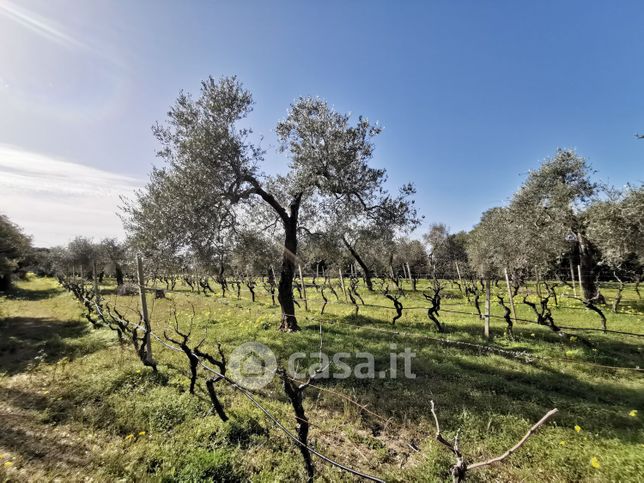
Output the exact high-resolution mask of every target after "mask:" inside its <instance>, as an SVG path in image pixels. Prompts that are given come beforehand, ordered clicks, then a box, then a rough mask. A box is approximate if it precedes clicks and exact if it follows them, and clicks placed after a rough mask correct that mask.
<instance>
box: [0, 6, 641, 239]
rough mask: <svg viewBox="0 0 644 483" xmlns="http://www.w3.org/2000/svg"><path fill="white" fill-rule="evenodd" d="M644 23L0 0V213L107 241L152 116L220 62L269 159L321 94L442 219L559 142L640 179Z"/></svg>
mask: <svg viewBox="0 0 644 483" xmlns="http://www.w3.org/2000/svg"><path fill="white" fill-rule="evenodd" d="M642 26H644V4H643V3H642V2H641V1H633V2H628V1H620V2H600V1H540V2H528V1H524V2H521V1H500V0H499V1H482V0H481V1H422V2H421V1H418V2H414V1H405V2H394V1H387V2H385V1H366V0H364V1H327V2H301V1H298V2H295V1H293V2H286V1H276V2H268V1H262V2H259V1H257V2H251V1H226V2H224V1H210V2H206V1H191V2H177V1H172V2H171V1H141V0H139V1H136V2H131V1H126V0H110V1H107V0H106V1H103V0H93V1H91V2H81V1H67V0H42V1H35V0H33V1H32V0H30V1H21V2H19V3H18V2H17V1H7V0H0V210H1V211H3V212H5V213H7V214H9V216H11V217H12V218H13V219H14V220H15V221H16V222H18V223H20V224H21V225H23V226H24V227H25V229H26V231H27V232H29V233H32V234H33V235H34V238H35V242H36V243H37V244H41V245H51V244H55V243H64V242H66V241H67V240H69V239H70V238H71V237H72V236H73V235H74V234H76V233H79V234H85V235H88V236H93V237H96V238H99V237H103V236H108V235H110V234H114V235H117V236H120V235H121V234H122V232H121V229H120V222H119V220H118V218H117V217H116V216H114V215H113V214H112V212H113V211H114V208H115V207H116V205H117V204H118V196H119V195H121V194H123V193H125V194H127V193H129V192H131V190H132V188H133V187H134V186H137V185H140V184H142V183H143V182H144V181H145V179H146V177H147V173H148V172H149V170H150V167H151V165H152V163H154V162H155V158H154V152H155V147H156V146H155V140H154V138H153V136H152V135H151V132H150V126H151V125H152V124H153V123H154V122H155V121H156V120H162V119H163V118H164V116H165V113H166V112H167V110H168V107H169V106H170V104H171V103H172V102H173V100H174V99H175V98H176V96H177V94H178V92H179V91H180V90H181V89H184V90H186V91H192V92H196V91H197V89H198V87H199V82H200V80H202V79H204V78H205V77H207V76H208V75H213V76H215V77H219V76H222V75H230V74H237V75H238V76H239V78H240V79H241V80H242V81H243V82H244V83H245V85H246V86H247V87H248V88H249V89H250V90H251V91H252V92H253V94H254V97H255V102H256V106H255V111H254V112H253V114H252V116H251V117H250V119H249V124H250V125H252V127H253V129H254V130H255V132H256V133H258V135H259V134H261V135H263V136H264V141H263V144H264V146H265V147H266V148H268V149H269V154H268V156H267V162H266V168H265V169H266V171H268V172H276V171H280V170H284V169H285V168H286V161H285V160H284V159H282V158H281V157H280V156H278V155H277V154H276V153H274V151H272V150H271V149H270V148H271V147H272V146H274V136H273V133H272V130H273V127H274V125H275V123H276V122H277V120H279V119H280V118H282V117H283V116H284V115H285V113H286V109H287V107H288V105H289V103H290V102H291V101H292V100H293V99H294V98H296V97H297V96H299V95H318V96H321V97H323V98H325V99H327V100H328V101H329V102H330V103H331V104H333V105H334V106H335V107H336V108H337V109H338V110H341V111H350V112H352V113H354V114H356V115H358V114H363V115H365V116H366V117H368V118H369V119H370V120H373V121H379V122H380V123H381V124H382V125H383V126H384V128H385V130H384V132H383V134H382V135H381V136H379V138H378V139H377V148H376V155H375V158H374V164H375V165H378V166H383V167H385V168H387V170H388V172H389V175H390V183H391V186H392V187H395V186H396V185H399V184H401V183H403V182H406V181H412V182H414V183H415V185H416V187H417V189H418V194H417V197H416V199H417V204H418V206H419V208H420V210H421V212H422V213H423V214H424V215H425V217H426V221H427V223H429V222H433V221H442V222H445V223H447V224H448V225H449V226H450V227H451V228H452V230H458V229H467V228H470V227H471V226H472V225H473V224H474V223H476V222H477V221H478V219H479V216H480V214H481V212H482V211H483V210H485V209H487V208H489V207H492V206H495V205H498V204H501V203H503V202H504V201H505V200H507V198H508V197H509V196H510V195H511V193H512V192H513V191H514V190H515V189H516V188H517V186H518V185H519V184H520V183H521V180H522V179H523V177H524V176H525V174H526V173H527V171H528V170H529V169H532V168H535V167H537V166H538V164H539V162H540V161H541V160H542V159H544V158H545V157H547V156H549V155H551V154H552V153H553V152H554V151H555V149H556V148H557V147H573V148H576V149H577V150H578V152H579V153H580V154H582V155H584V156H586V157H587V158H588V159H589V161H590V163H591V164H592V165H593V167H594V168H595V169H596V170H597V171H598V176H599V177H601V178H602V179H603V180H605V181H609V182H610V183H613V184H615V185H622V184H624V183H626V182H629V181H630V182H641V181H642V178H644V176H643V175H644V140H636V139H635V137H634V133H636V132H644V60H643V59H644V28H643V27H642ZM81 187H82V188H81Z"/></svg>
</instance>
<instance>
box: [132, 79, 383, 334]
mask: <svg viewBox="0 0 644 483" xmlns="http://www.w3.org/2000/svg"><path fill="white" fill-rule="evenodd" d="M252 106H253V99H252V96H251V93H250V92H249V91H248V90H246V89H244V88H243V86H242V85H241V83H240V82H239V81H238V80H237V79H236V78H235V77H228V78H223V79H221V80H219V81H216V80H215V79H213V78H212V77H211V78H209V79H208V80H206V81H204V82H202V85H201V93H200V95H199V97H198V98H197V99H193V98H192V97H191V96H190V95H188V94H185V93H181V94H180V95H179V97H178V99H177V101H176V103H175V104H174V105H173V106H172V107H171V109H170V111H169V113H168V119H167V122H166V123H165V124H162V125H161V124H157V125H156V126H155V128H154V133H155V135H156V137H157V139H158V141H159V143H160V144H161V149H160V151H159V153H158V154H159V156H160V158H161V159H162V160H164V161H165V166H164V167H163V168H160V169H157V170H155V171H153V173H152V176H151V178H150V182H149V183H148V185H147V186H146V188H145V189H143V190H141V191H140V192H138V193H137V195H136V199H135V200H134V201H132V202H127V203H126V206H125V207H124V208H125V220H126V223H125V224H126V228H127V229H128V230H129V231H130V232H135V233H136V232H138V233H140V232H141V231H142V230H144V229H145V227H146V226H150V224H153V223H154V222H151V221H150V220H156V222H157V223H158V224H159V228H154V227H151V228H152V230H153V231H154V230H156V231H155V232H156V233H159V230H168V231H171V232H179V231H180V232H182V233H183V236H184V238H185V239H186V240H188V242H192V243H204V242H207V238H205V237H204V235H203V234H202V233H201V230H205V233H206V234H217V235H218V236H222V235H221V234H222V233H225V232H226V231H234V230H235V229H236V227H238V226H240V225H245V224H248V223H250V222H251V221H252V219H253V216H252V215H253V214H252V213H251V215H250V216H249V211H248V208H249V206H253V205H255V206H256V205H257V204H262V205H264V207H265V208H267V209H268V210H270V211H271V212H272V214H273V215H274V216H275V217H276V219H277V221H278V223H279V224H280V225H281V228H282V230H283V252H282V261H281V270H280V281H279V290H278V300H279V303H280V306H281V309H282V323H281V326H280V328H281V330H284V331H295V330H298V324H297V318H296V316H295V304H294V300H293V278H294V267H295V263H296V260H297V250H298V232H299V231H300V230H301V229H302V228H303V224H302V223H301V219H300V216H301V214H304V212H305V211H306V209H307V207H308V208H309V209H310V210H311V211H315V212H316V213H317V218H318V219H319V220H322V219H323V218H325V217H328V216H330V214H331V213H333V212H335V211H336V210H337V209H338V207H342V209H343V210H346V211H347V213H351V214H352V215H355V216H357V214H358V213H363V214H364V213H366V214H367V216H373V215H372V214H377V213H379V212H380V211H382V210H383V209H385V208H386V207H388V206H389V205H390V204H392V198H391V197H390V196H389V195H388V194H387V193H386V191H385V190H384V188H383V183H384V181H385V171H384V170H382V169H375V168H372V167H370V166H369V164H368V162H369V160H370V158H371V156H372V154H373V149H374V146H373V138H374V136H376V135H377V134H378V133H379V132H380V128H379V127H378V126H375V125H372V124H371V123H369V122H368V121H367V120H366V119H364V118H362V117H359V118H358V119H357V121H356V122H355V123H352V122H351V119H350V116H349V115H346V114H341V113H338V112H336V111H335V110H334V109H332V108H331V107H330V106H329V105H328V104H327V103H326V102H325V101H323V100H322V99H319V98H310V97H303V98H299V99H297V100H296V101H295V102H294V103H293V104H292V105H291V106H290V108H289V110H288V114H287V116H286V118H285V119H284V120H282V121H280V122H279V123H278V124H277V127H276V134H277V137H278V140H279V144H280V150H281V152H282V153H285V154H286V155H287V156H288V158H289V160H290V164H289V171H288V172H287V174H285V175H283V176H268V175H266V174H264V173H262V172H261V170H260V164H261V162H262V161H263V160H264V157H265V155H266V153H265V151H263V150H262V149H261V148H260V147H258V146H257V145H255V144H253V142H252V141H251V137H250V135H251V130H250V129H248V128H247V127H242V126H240V123H241V121H242V120H243V119H244V118H245V117H246V116H247V115H248V114H249V113H250V112H251V110H252ZM314 222H315V223H321V221H315V220H314ZM177 226H180V227H181V230H177V229H176V227H177ZM224 236H225V235H224ZM172 238H173V240H176V237H172Z"/></svg>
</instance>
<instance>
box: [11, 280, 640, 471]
mask: <svg viewBox="0 0 644 483" xmlns="http://www.w3.org/2000/svg"><path fill="white" fill-rule="evenodd" d="M178 288H179V290H178V291H177V292H172V293H169V294H168V296H167V298H166V299H162V300H156V301H154V302H153V301H152V300H150V311H151V314H152V323H153V327H154V330H155V331H156V332H158V333H159V334H161V333H162V332H163V330H164V329H166V328H168V322H169V320H170V318H171V314H172V311H173V310H174V309H175V308H176V310H177V311H178V313H179V320H180V321H181V322H182V323H183V324H187V322H188V320H189V318H190V314H191V313H192V307H194V309H195V313H196V317H195V320H194V329H193V337H192V340H194V341H195V343H196V342H197V341H199V340H201V338H204V337H205V338H206V343H205V347H206V348H207V349H209V350H211V351H212V350H213V344H214V343H215V342H220V343H221V344H222V348H223V350H224V352H225V353H227V354H228V353H230V352H231V351H232V350H233V349H234V348H235V347H237V346H238V345H239V344H241V343H244V342H247V341H251V340H255V341H259V342H261V343H263V344H266V345H267V346H269V347H270V348H271V349H272V350H273V351H274V352H275V354H276V355H277V358H278V361H280V363H282V364H283V363H285V361H286V360H287V358H288V356H289V355H290V354H291V353H293V352H295V351H303V352H307V353H316V352H317V351H318V350H319V346H320V327H322V344H323V349H324V351H325V352H326V353H329V354H333V353H334V352H357V351H363V352H370V353H372V354H374V356H375V359H376V370H381V369H385V368H386V367H388V365H389V352H390V345H391V344H395V345H396V347H397V349H398V350H399V351H402V350H403V348H405V347H409V348H411V350H412V351H414V352H415V353H416V357H415V359H414V360H413V365H412V368H413V372H414V373H415V374H416V378H415V379H405V378H400V377H399V378H397V379H379V378H376V379H354V378H349V379H346V380H338V379H328V380H320V381H318V382H316V386H317V387H310V388H308V389H307V391H306V393H305V401H304V405H305V408H306V412H307V416H308V417H309V419H310V421H311V423H312V428H311V435H310V439H309V441H310V443H311V444H312V445H313V446H314V447H315V448H316V449H318V450H319V451H320V452H322V453H324V454H326V455H328V456H330V457H333V458H334V459H336V460H338V461H340V462H343V463H346V464H349V465H350V466H352V467H355V468H358V469H360V470H362V471H364V472H367V473H370V474H373V475H377V476H379V477H381V478H383V479H385V480H387V481H449V480H450V479H451V478H450V477H449V475H448V470H449V467H450V465H451V464H452V463H453V458H452V456H451V454H449V452H448V451H447V450H446V449H445V448H444V447H441V446H440V445H439V444H438V443H437V442H436V441H435V440H434V433H435V428H434V424H433V419H432V415H431V412H430V400H432V399H433V400H434V401H435V402H436V405H437V410H438V417H439V419H440V420H441V426H442V429H443V432H444V434H445V436H446V437H448V438H449V439H451V438H453V437H454V435H455V434H456V431H457V430H458V429H459V428H460V429H461V436H460V441H461V449H462V451H463V453H464V454H465V456H466V459H467V460H468V461H470V462H473V461H478V460H480V459H486V458H489V457H492V456H496V455H498V454H501V453H503V452H504V451H505V450H506V449H508V448H509V447H510V446H512V445H513V444H514V443H515V442H516V441H518V440H519V439H520V438H521V436H523V434H525V432H526V431H527V430H528V429H529V427H530V426H531V425H532V424H533V423H534V422H536V421H537V420H539V419H540V418H541V416H543V415H544V414H545V413H546V412H547V411H548V410H550V409H552V408H554V407H556V408H558V409H559V414H558V415H557V416H556V417H555V418H554V419H553V420H551V421H550V422H549V423H547V425H546V426H544V427H542V428H541V430H540V431H539V432H538V433H537V434H536V435H534V436H533V437H532V438H531V439H530V440H529V441H528V442H527V443H526V444H525V445H524V446H523V447H522V448H521V449H520V450H519V451H518V452H517V453H516V454H514V455H512V456H511V457H510V458H508V459H506V460H505V461H504V462H502V463H500V464H497V465H495V466H491V467H489V468H486V469H482V470H480V471H478V470H477V471H473V472H472V473H471V474H469V478H468V480H469V481H537V480H539V481H624V482H634V481H644V458H643V457H642V455H643V454H644V421H643V418H644V378H643V377H642V376H643V374H642V372H638V371H636V370H633V369H632V368H634V367H636V366H639V367H642V366H644V364H642V362H643V355H644V354H643V350H642V345H643V344H642V342H643V341H644V339H643V338H637V337H632V336H625V335H619V334H603V333H601V332H583V333H582V332H578V333H577V334H579V335H581V334H583V335H584V336H585V337H587V338H588V339H589V340H590V341H591V342H592V343H593V347H592V348H590V347H586V346H585V345H583V344H581V342H580V341H579V340H576V339H575V338H573V339H571V340H565V339H562V338H561V337H558V336H557V335H556V334H554V333H553V332H551V331H550V330H548V329H547V328H545V327H542V326H538V325H535V324H529V323H517V324H516V325H515V330H514V334H515V340H513V341H512V340H509V339H508V338H507V337H506V336H505V334H504V331H505V322H504V321H503V320H502V319H496V318H495V319H492V339H491V340H490V341H487V342H486V341H484V339H483V337H482V332H483V322H482V321H481V320H480V319H479V318H478V316H472V315H466V314H460V313H454V312H467V313H473V312H474V309H473V307H472V306H471V305H468V304H467V303H466V301H465V300H464V299H463V298H462V297H461V296H460V294H459V292H458V291H457V290H456V289H455V288H450V289H449V290H447V296H446V298H445V299H444V300H443V308H444V309H445V310H444V311H443V312H441V320H442V321H444V322H445V324H446V328H447V332H446V333H445V334H438V333H437V332H436V330H435V328H434V327H433V324H432V323H431V322H430V321H429V320H428V318H427V315H426V310H424V309H423V307H427V302H426V301H425V299H424V298H423V297H422V295H421V293H420V292H418V293H414V292H410V291H409V292H407V295H406V296H405V297H403V298H402V299H401V301H402V303H403V304H404V305H405V306H406V307H408V308H410V307H418V308H419V309H410V310H405V312H404V314H403V317H402V318H401V319H400V320H398V321H397V323H396V324H395V325H392V323H391V317H392V316H393V314H394V311H393V310H391V309H388V308H379V307H361V308H360V311H359V314H358V315H357V316H355V315H354V312H355V311H354V307H353V306H352V305H350V304H347V303H345V302H343V301H340V302H336V300H335V297H334V296H333V295H332V294H330V293H328V291H327V296H329V297H330V299H331V302H330V303H329V305H327V307H326V311H325V314H324V315H323V316H321V315H319V310H320V306H321V298H320V295H319V293H318V292H316V291H315V290H314V289H312V288H309V293H308V295H309V297H308V298H309V307H310V311H309V312H305V311H304V309H303V307H302V309H300V310H299V312H298V316H299V322H300V325H301V327H302V330H301V331H300V332H298V333H294V334H283V333H280V332H278V331H277V326H278V325H279V308H278V307H274V306H272V304H271V302H270V297H269V296H268V294H267V293H266V292H265V290H264V289H263V288H262V287H261V284H258V286H257V288H256V291H257V294H258V299H257V302H256V303H251V302H250V300H249V299H248V298H247V297H248V292H247V290H245V289H243V290H242V299H241V300H237V299H236V297H235V296H234V294H232V293H230V292H229V293H228V295H227V297H226V298H221V297H220V296H208V297H205V296H203V295H200V294H196V293H191V292H190V291H189V290H187V289H186V288H185V287H183V286H181V287H178ZM420 288H422V285H421V286H420ZM102 289H103V290H104V291H105V293H106V295H105V298H106V299H107V300H108V301H109V302H110V303H112V304H116V305H117V306H118V307H119V308H120V309H122V310H124V311H125V312H127V313H129V314H131V315H132V320H135V321H136V320H138V319H137V318H136V317H134V315H133V314H134V313H135V312H136V310H137V299H136V297H119V298H116V296H115V295H113V287H110V286H109V285H105V286H103V287H102ZM495 290H502V287H501V289H496V288H495ZM564 291H565V290H561V291H560V302H559V307H558V308H553V315H554V320H555V321H556V322H557V323H558V324H560V325H564V326H575V327H588V328H599V327H600V322H599V318H598V317H597V315H596V314H593V313H591V312H589V311H587V310H586V309H585V308H584V307H583V306H581V304H580V303H579V302H578V301H576V300H573V299H571V298H568V297H566V296H565V294H564V293H563V292H564ZM602 292H603V293H604V294H605V295H606V296H607V298H608V301H609V302H610V301H611V298H612V296H613V294H614V289H613V288H611V287H610V286H608V285H607V286H605V287H603V288H602ZM360 293H361V295H362V296H363V298H364V300H365V302H366V303H367V304H373V305H386V306H392V304H391V302H390V301H389V300H387V299H385V298H384V297H383V296H382V294H368V293H367V292H366V290H364V289H363V290H361V291H360ZM340 297H341V298H342V296H341V295H340ZM518 301H519V298H518V297H517V302H518ZM517 308H518V312H519V317H521V318H527V319H534V317H533V316H532V314H531V312H530V309H529V308H528V307H526V306H524V305H523V304H518V306H517ZM448 310H453V311H454V312H448ZM493 313H494V314H496V315H501V314H502V310H501V308H500V307H499V306H498V304H496V303H493ZM605 313H606V315H607V317H608V328H609V329H612V330H620V331H628V332H637V333H644V303H643V302H641V301H638V299H637V296H636V294H635V292H634V291H633V289H632V287H628V288H627V289H626V291H625V292H624V301H623V304H622V312H621V313H618V314H613V313H611V312H610V310H609V308H608V307H606V308H605ZM184 327H185V325H184ZM571 333H572V332H571ZM0 334H1V338H0V421H1V422H2V428H1V429H0V477H1V478H2V479H3V480H9V481H23V480H24V481H27V480H29V481H51V480H59V481H86V480H89V479H91V480H92V481H115V480H120V481H131V480H137V481H138V480H142V481H146V480H154V481H159V480H162V481H200V480H215V481H247V480H252V481H258V482H264V481H265V482H269V481H303V480H305V472H304V468H303V464H302V460H301V456H300V454H299V452H298V450H297V448H296V447H295V445H294V444H293V443H292V442H291V441H290V440H289V439H288V438H287V437H286V436H285V435H284V434H283V433H282V432H281V431H280V430H278V429H277V428H276V427H275V426H274V425H273V424H272V423H271V422H270V421H269V420H268V418H267V417H266V416H265V415H264V414H263V413H262V412H261V411H260V410H259V409H257V408H256V407H255V406H253V405H252V404H251V403H250V402H249V401H248V400H247V399H246V398H245V397H244V396H243V395H241V394H240V393H239V392H237V391H235V390H234V389H233V388H230V387H226V386H225V385H223V384H220V385H218V388H219V392H220V395H221V399H222V401H223V403H224V406H225V408H226V410H227V412H228V413H229V415H230V420H229V421H228V422H226V423H224V422H222V421H221V420H220V419H218V418H217V417H216V415H213V414H212V413H211V411H210V403H209V400H208V398H207V393H206V391H205V387H204V384H203V378H202V380H201V382H200V385H199V386H198V388H197V394H196V395H195V396H191V395H190V394H189V393H188V391H187V388H188V377H187V376H186V374H187V371H188V366H187V361H186V358H185V356H183V355H182V354H180V353H176V352H172V351H169V350H167V349H163V348H162V347H161V346H160V345H159V344H158V343H157V342H155V343H154V355H155V357H156V358H157V359H158V361H159V373H158V374H156V375H155V374H154V373H152V372H151V371H150V369H148V368H145V367H143V366H142V365H141V363H140V362H139V361H138V359H137V358H136V355H135V354H134V352H133V350H132V348H131V346H130V345H124V346H120V345H119V344H118V341H117V339H116V336H115V334H114V332H112V331H110V330H109V329H99V330H96V329H92V328H91V327H90V326H89V324H88V323H87V322H86V321H85V320H84V319H83V318H82V311H81V306H80V304H79V303H78V302H77V301H76V300H75V299H73V297H72V296H71V295H70V294H69V293H67V292H65V291H64V290H63V289H62V288H61V287H60V286H59V285H58V283H57V282H56V281H55V280H53V279H46V278H45V279H39V278H30V279H29V280H27V281H23V282H19V283H18V284H17V288H16V290H15V292H14V293H12V294H10V295H8V296H1V297H0ZM443 338H446V339H449V340H450V341H461V342H468V343H472V344H478V345H489V346H494V347H499V348H503V349H509V350H513V351H522V352H525V353H526V354H528V355H529V356H530V357H531V361H530V362H526V361H525V360H523V359H516V358H513V357H509V356H504V355H501V354H494V353H490V352H488V351H486V350H484V349H482V348H477V347H473V346H467V345H459V346H457V345H453V344H448V343H444V342H441V340H440V339H443ZM606 366H612V367H606ZM617 367H622V368H630V369H619V368H617ZM257 394H258V399H259V400H260V401H262V403H263V404H264V405H265V406H266V407H267V408H268V409H269V410H270V411H271V412H272V413H273V414H275V415H276V416H277V417H278V418H279V419H280V420H281V421H282V422H283V423H284V424H285V425H286V426H287V427H288V428H290V429H294V428H295V420H294V416H293V413H292V410H291V407H290V405H289V404H288V400H287V398H286V396H285V394H284V391H283V388H282V386H281V384H280V382H279V380H278V379H277V378H275V379H274V380H273V382H272V383H271V384H269V385H268V386H267V387H266V388H264V389H262V390H259V391H258V393H257ZM352 401H357V402H359V404H360V405H362V406H363V407H366V408H367V409H361V408H360V407H358V406H357V405H356V404H354V403H353V402H352ZM637 411H639V413H638V412H637ZM315 465H316V470H317V475H318V479H320V480H321V481H352V480H353V479H354V478H352V477H350V476H349V475H347V474H346V473H341V472H339V471H338V470H337V469H334V468H332V467H330V466H328V465H326V464H324V463H323V462H322V461H320V460H319V459H317V460H315Z"/></svg>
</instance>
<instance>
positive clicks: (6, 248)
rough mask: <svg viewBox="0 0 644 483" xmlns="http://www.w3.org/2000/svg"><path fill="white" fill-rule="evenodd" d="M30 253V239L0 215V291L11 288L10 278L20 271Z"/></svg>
mask: <svg viewBox="0 0 644 483" xmlns="http://www.w3.org/2000/svg"><path fill="white" fill-rule="evenodd" d="M30 254H31V239H30V238H29V237H28V236H26V235H25V234H24V233H23V232H22V230H21V229H20V227H18V225H15V224H14V223H12V222H11V221H10V220H9V218H7V217H6V216H5V215H0V291H5V290H9V289H10V288H11V278H12V277H13V276H14V275H15V274H17V273H19V272H20V270H21V267H22V266H23V265H24V263H25V262H26V261H27V260H28V258H29V256H30Z"/></svg>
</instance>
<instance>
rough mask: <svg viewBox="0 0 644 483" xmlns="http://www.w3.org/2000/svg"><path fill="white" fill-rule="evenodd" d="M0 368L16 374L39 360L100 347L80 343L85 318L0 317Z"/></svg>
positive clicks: (70, 357) (89, 350)
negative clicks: (0, 335)
mask: <svg viewBox="0 0 644 483" xmlns="http://www.w3.org/2000/svg"><path fill="white" fill-rule="evenodd" d="M0 332H1V333H2V338H1V339H0V372H6V373H8V374H16V373H19V372H24V371H27V370H30V369H31V368H34V367H35V366H37V365H38V364H39V363H40V362H56V361H58V360H60V359H62V358H64V357H67V358H69V359H73V358H75V357H78V356H80V355H84V354H88V353H90V352H94V351H95V350H98V349H100V348H101V347H100V345H97V344H96V343H89V342H88V343H87V344H83V343H82V342H80V341H78V339H80V338H82V337H83V336H85V335H87V334H88V332H89V329H88V327H87V324H86V323H85V322H81V321H77V320H66V321H61V320H58V319H50V318H46V317H8V318H4V319H1V320H0Z"/></svg>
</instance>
